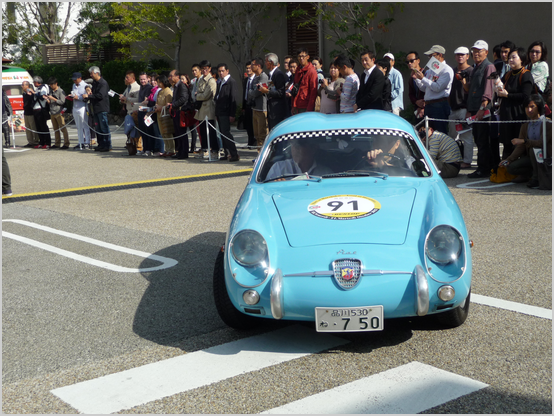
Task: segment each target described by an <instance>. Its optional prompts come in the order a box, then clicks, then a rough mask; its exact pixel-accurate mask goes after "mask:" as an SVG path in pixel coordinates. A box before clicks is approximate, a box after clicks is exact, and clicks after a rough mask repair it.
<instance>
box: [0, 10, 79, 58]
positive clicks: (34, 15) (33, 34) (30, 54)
mask: <svg viewBox="0 0 554 416" xmlns="http://www.w3.org/2000/svg"><path fill="white" fill-rule="evenodd" d="M79 6H80V3H73V2H38V3H34V2H21V3H13V2H10V3H2V21H3V22H8V25H7V26H8V28H7V30H8V31H7V32H4V27H2V34H3V36H4V33H6V35H7V36H8V38H7V39H6V43H5V42H4V40H5V38H4V37H3V39H2V52H3V53H6V54H7V55H9V56H11V57H12V58H14V60H16V61H21V62H32V61H33V60H38V59H40V57H41V51H40V45H44V44H58V43H65V42H67V41H68V40H69V39H68V30H69V25H70V23H72V19H71V16H72V13H73V12H75V10H77V9H78V8H79ZM16 20H17V21H19V22H21V23H20V24H18V25H17V26H16V23H15V21H16ZM3 26H4V25H3ZM14 28H16V30H14Z"/></svg>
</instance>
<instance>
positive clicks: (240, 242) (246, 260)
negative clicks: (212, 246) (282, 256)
mask: <svg viewBox="0 0 554 416" xmlns="http://www.w3.org/2000/svg"><path fill="white" fill-rule="evenodd" d="M231 252H232V253H233V257H234V258H235V260H236V261H237V262H238V263H239V264H242V265H243V266H255V265H257V264H259V263H261V262H262V261H264V260H265V259H266V258H267V245H266V243H265V240H264V238H263V237H262V235H261V234H260V233H259V232H257V231H254V230H243V231H241V232H239V233H238V234H237V235H235V236H234V237H233V240H232V241H231Z"/></svg>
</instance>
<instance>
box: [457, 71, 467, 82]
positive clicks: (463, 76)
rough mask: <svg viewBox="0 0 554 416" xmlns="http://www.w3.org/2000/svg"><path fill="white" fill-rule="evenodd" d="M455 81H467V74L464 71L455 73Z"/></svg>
mask: <svg viewBox="0 0 554 416" xmlns="http://www.w3.org/2000/svg"><path fill="white" fill-rule="evenodd" d="M456 79H457V80H458V81H461V80H462V79H469V74H468V73H467V72H465V71H463V72H458V73H456Z"/></svg>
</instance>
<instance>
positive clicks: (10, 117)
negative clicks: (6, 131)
mask: <svg viewBox="0 0 554 416" xmlns="http://www.w3.org/2000/svg"><path fill="white" fill-rule="evenodd" d="M8 123H9V125H11V126H12V147H13V148H14V149H15V130H14V128H13V124H14V122H13V119H12V116H9V117H8Z"/></svg>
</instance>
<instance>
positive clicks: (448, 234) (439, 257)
mask: <svg viewBox="0 0 554 416" xmlns="http://www.w3.org/2000/svg"><path fill="white" fill-rule="evenodd" d="M461 252H462V236H461V235H460V233H459V232H458V231H456V230H455V229H454V228H452V227H450V226H449V225H439V226H437V227H435V228H433V229H432V230H431V232H430V233H429V235H428V236H427V241H426V242H425V253H426V254H427V257H429V258H430V259H431V260H432V261H434V262H435V263H438V264H448V263H452V262H453V261H456V260H457V259H458V257H459V256H460V253H461Z"/></svg>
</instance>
